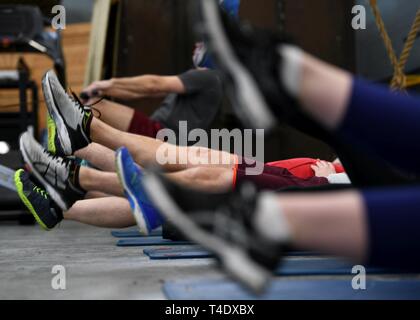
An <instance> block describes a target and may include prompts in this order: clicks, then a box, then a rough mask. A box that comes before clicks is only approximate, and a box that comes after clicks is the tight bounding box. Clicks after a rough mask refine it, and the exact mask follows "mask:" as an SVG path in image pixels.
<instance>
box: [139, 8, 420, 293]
mask: <svg viewBox="0 0 420 320" xmlns="http://www.w3.org/2000/svg"><path fill="white" fill-rule="evenodd" d="M201 3H202V4H205V8H206V10H205V11H203V16H204V17H206V14H209V15H210V13H212V14H211V15H210V17H209V19H208V20H209V21H208V22H207V23H210V22H211V23H212V26H214V24H215V23H216V24H217V23H219V26H218V27H219V28H217V30H222V32H224V33H225V36H226V39H228V41H227V42H226V43H224V45H225V46H227V48H224V49H225V50H220V51H218V50H217V49H215V50H214V52H215V55H216V56H218V58H216V59H217V61H218V63H220V66H221V68H222V69H224V71H225V72H227V73H228V74H229V75H230V77H229V79H234V75H232V74H230V72H231V70H230V69H229V66H225V65H224V64H223V61H225V62H226V60H224V59H223V54H224V53H225V52H228V49H230V50H232V52H235V53H236V55H235V56H234V57H231V58H232V59H233V60H234V61H232V62H231V63H234V64H235V65H236V66H237V68H236V69H235V72H239V71H240V70H242V71H244V72H245V71H246V72H247V73H248V76H249V77H250V80H252V82H248V83H253V84H252V85H251V87H250V88H248V89H250V90H252V91H255V92H257V93H258V94H259V95H260V96H261V97H263V99H262V100H261V101H260V102H259V104H257V105H254V107H255V108H258V109H261V110H263V109H264V110H265V111H269V112H270V113H272V114H273V115H274V116H275V117H276V119H277V120H279V121H288V122H289V121H290V122H292V121H297V120H299V119H300V120H301V121H302V123H305V124H306V125H308V126H313V127H318V128H321V129H322V130H323V131H325V134H329V135H332V136H333V137H335V139H337V140H340V141H342V142H343V143H347V144H354V145H357V146H358V147H359V148H360V150H364V151H365V152H367V153H369V154H371V155H372V156H373V157H377V158H379V159H383V160H386V161H387V162H389V163H390V164H392V165H393V166H394V167H395V168H398V169H399V170H400V171H401V172H404V173H406V174H413V175H417V176H418V175H419V174H420V166H419V162H418V160H417V159H418V157H417V155H418V154H420V145H419V144H418V143H417V137H418V136H419V135H420V132H419V130H420V129H419V128H420V127H419V126H418V123H417V122H418V121H417V119H419V118H420V109H419V108H418V105H419V103H420V97H412V96H408V95H405V94H398V93H393V92H390V91H389V90H388V89H387V88H385V87H383V86H380V85H375V84H370V83H367V82H365V81H363V80H360V79H357V78H355V77H353V76H352V75H351V74H349V73H348V72H345V71H343V70H340V69H338V68H336V67H332V66H330V65H328V64H326V63H324V62H321V61H319V60H318V59H316V58H314V57H312V56H310V55H308V54H307V53H304V52H302V51H301V50H300V49H299V48H297V47H295V46H291V45H289V44H287V43H284V42H283V41H282V40H279V38H278V37H273V36H272V35H270V34H268V33H265V32H258V31H255V30H253V29H252V28H250V27H249V26H247V27H246V28H242V27H241V25H238V24H237V23H235V22H232V21H229V20H228V19H226V18H223V17H220V19H214V16H219V13H218V10H217V8H215V7H214V2H213V1H211V0H208V1H207V0H201ZM210 18H211V19H210ZM204 19H206V18H204ZM204 24H205V23H204ZM204 29H205V30H208V31H207V32H209V33H212V32H214V29H212V28H207V29H206V28H204ZM232 35H235V36H232ZM215 36H220V35H219V34H215V35H214V37H215ZM235 50H240V52H236V51H235ZM268 57H270V59H268ZM258 61H265V63H266V64H265V65H264V66H265V69H262V68H256V67H255V63H257V62H258ZM226 63H228V62H226ZM257 65H258V66H261V64H257ZM262 78H264V79H262ZM291 80H293V81H291ZM231 81H233V80H231ZM230 87H231V88H233V89H232V90H234V91H237V92H236V94H238V93H240V92H243V89H244V88H241V87H240V85H239V86H235V84H234V83H231V84H230ZM273 88H275V92H274V95H273ZM285 102H286V103H285ZM265 108H266V109H265ZM244 110H245V108H244ZM248 110H249V109H248ZM244 112H246V111H244ZM290 115H292V118H293V119H292V118H290ZM292 123H294V122H292ZM142 181H143V183H142V185H143V187H144V190H145V192H146V194H147V196H148V198H149V199H148V200H149V201H150V203H151V204H152V205H153V206H155V207H156V208H157V209H158V210H159V213H160V214H162V216H163V217H164V218H166V219H169V220H170V221H171V223H173V224H174V225H175V226H176V227H177V228H178V229H179V230H180V231H181V232H182V233H183V234H184V235H185V236H186V237H187V238H189V239H191V240H193V241H194V242H196V243H198V244H200V245H202V246H204V247H205V248H207V249H208V250H210V251H211V252H213V253H214V254H215V255H216V256H217V257H218V261H219V262H221V265H222V266H223V268H224V269H225V270H227V271H228V273H229V274H230V275H232V276H233V277H235V278H236V279H237V280H239V281H240V282H241V283H243V284H245V285H247V286H248V287H249V288H252V289H254V290H256V291H261V289H263V288H264V287H265V285H266V284H267V281H268V280H269V279H270V274H271V272H272V271H273V270H274V269H275V268H277V266H278V263H279V262H280V260H281V257H282V255H283V250H284V248H285V247H286V246H289V245H290V244H292V245H293V246H294V247H296V248H299V249H304V250H314V251H317V252H323V253H326V254H332V255H338V256H342V257H346V258H349V259H351V260H352V261H354V262H355V263H358V264H363V265H365V266H374V267H385V268H394V269H396V270H398V271H405V272H407V271H408V272H419V271H420V257H419V255H418V254H416V253H417V252H418V251H419V250H420V236H419V232H418V230H419V228H420V215H419V212H420V197H419V195H420V182H419V181H418V180H417V182H414V184H411V185H408V184H401V185H400V186H388V187H376V188H364V189H358V190H357V189H353V190H347V191H340V192H337V191H331V192H325V193H295V194H286V193H274V192H267V191H264V192H256V190H255V189H254V188H252V187H250V186H247V185H244V186H243V188H239V189H237V190H236V191H233V192H228V193H226V194H209V193H200V192H198V191H194V190H191V189H185V188H183V187H182V186H180V185H176V184H174V183H173V182H171V181H169V180H167V179H166V178H165V177H163V176H161V175H159V174H155V173H152V172H146V174H144V176H143V179H142Z"/></svg>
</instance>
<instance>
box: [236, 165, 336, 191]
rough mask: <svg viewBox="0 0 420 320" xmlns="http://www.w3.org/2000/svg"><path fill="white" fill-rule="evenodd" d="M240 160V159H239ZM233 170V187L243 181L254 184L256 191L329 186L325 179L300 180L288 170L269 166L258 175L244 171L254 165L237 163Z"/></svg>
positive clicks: (265, 166)
mask: <svg viewBox="0 0 420 320" xmlns="http://www.w3.org/2000/svg"><path fill="white" fill-rule="evenodd" d="M239 160H241V159H239ZM239 160H238V163H237V165H236V166H235V169H234V178H233V185H234V187H235V186H236V185H237V184H241V183H243V182H245V181H250V182H252V183H254V185H255V186H256V187H257V189H258V190H280V189H285V188H289V187H302V188H307V187H316V186H322V185H327V184H329V182H328V180H327V179H326V178H318V177H312V178H308V179H302V178H298V177H296V176H294V175H293V174H292V173H290V171H289V170H287V169H285V168H281V167H274V166H270V165H266V164H265V165H264V170H263V172H262V173H261V174H259V175H254V176H253V175H247V174H246V169H247V168H248V169H249V168H253V167H254V166H255V163H254V164H252V165H249V164H247V163H245V161H244V160H243V159H242V161H239Z"/></svg>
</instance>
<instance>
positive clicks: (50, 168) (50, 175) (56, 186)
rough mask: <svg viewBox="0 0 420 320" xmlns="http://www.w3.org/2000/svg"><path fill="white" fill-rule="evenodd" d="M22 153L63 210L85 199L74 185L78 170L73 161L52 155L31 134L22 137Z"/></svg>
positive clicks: (36, 176) (30, 168)
mask: <svg viewBox="0 0 420 320" xmlns="http://www.w3.org/2000/svg"><path fill="white" fill-rule="evenodd" d="M20 151H21V153H22V156H23V159H24V161H25V163H26V164H27V166H28V169H29V170H30V171H31V173H32V174H33V175H34V176H35V178H37V179H38V181H39V182H40V183H41V184H42V185H43V187H44V188H45V190H46V191H47V192H48V194H49V195H50V197H51V198H52V199H53V201H54V202H55V203H56V204H57V205H58V206H59V207H60V209H61V210H63V211H67V210H68V209H69V208H71V207H72V205H73V204H74V203H75V202H76V201H78V200H81V199H83V198H84V197H85V194H86V192H85V191H83V190H80V189H79V188H77V187H76V186H75V185H74V184H73V183H72V176H73V174H74V171H75V170H76V168H77V165H76V164H75V162H74V161H73V160H68V159H63V158H60V157H57V156H53V155H51V154H50V153H49V152H48V151H46V150H45V149H44V148H43V147H42V146H41V145H40V144H39V143H38V142H37V141H36V140H35V139H34V138H33V137H32V135H31V134H30V133H29V132H25V133H24V134H22V135H21V137H20Z"/></svg>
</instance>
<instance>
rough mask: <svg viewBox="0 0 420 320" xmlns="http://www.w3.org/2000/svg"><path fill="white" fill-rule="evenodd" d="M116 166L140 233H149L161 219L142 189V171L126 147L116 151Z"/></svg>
mask: <svg viewBox="0 0 420 320" xmlns="http://www.w3.org/2000/svg"><path fill="white" fill-rule="evenodd" d="M116 167H117V173H118V177H119V178H120V181H121V184H122V186H123V187H124V193H125V195H126V197H127V199H128V201H129V202H130V206H131V209H132V212H133V214H134V217H135V219H136V221H137V225H138V226H139V229H140V233H142V234H144V235H149V234H150V232H151V231H152V230H154V229H156V228H158V227H160V226H161V225H162V222H163V220H162V217H161V215H160V214H159V212H158V211H157V209H156V208H155V207H154V206H153V205H152V203H151V202H150V200H149V198H148V196H147V194H146V192H145V191H144V188H143V173H142V171H141V169H140V167H139V166H138V165H137V164H136V163H135V162H134V160H133V158H132V157H131V155H130V153H129V151H128V150H127V149H126V148H121V149H119V150H118V151H117V155H116Z"/></svg>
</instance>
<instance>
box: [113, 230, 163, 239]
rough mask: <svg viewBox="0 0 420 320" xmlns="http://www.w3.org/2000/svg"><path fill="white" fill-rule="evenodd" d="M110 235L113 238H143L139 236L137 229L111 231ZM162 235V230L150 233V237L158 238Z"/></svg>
mask: <svg viewBox="0 0 420 320" xmlns="http://www.w3.org/2000/svg"><path fill="white" fill-rule="evenodd" d="M111 235H112V236H113V237H115V238H144V237H145V236H143V235H141V234H140V232H139V231H138V230H137V229H133V230H125V231H120V230H113V231H111ZM161 235H162V230H161V229H157V230H154V231H152V232H151V233H150V235H149V236H150V237H158V236H161Z"/></svg>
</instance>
